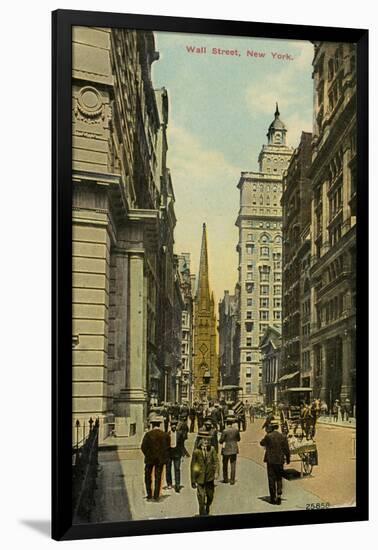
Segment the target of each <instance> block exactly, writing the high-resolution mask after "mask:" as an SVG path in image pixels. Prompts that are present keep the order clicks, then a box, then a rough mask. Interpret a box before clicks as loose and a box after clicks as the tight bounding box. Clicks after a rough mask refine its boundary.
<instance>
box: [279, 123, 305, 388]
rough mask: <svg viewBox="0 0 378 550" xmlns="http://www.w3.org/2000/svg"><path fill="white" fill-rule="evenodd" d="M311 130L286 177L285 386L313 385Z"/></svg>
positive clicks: (284, 262)
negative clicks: (310, 267)
mask: <svg viewBox="0 0 378 550" xmlns="http://www.w3.org/2000/svg"><path fill="white" fill-rule="evenodd" d="M311 138H312V135H311V133H308V132H302V135H301V139H300V143H299V145H298V147H297V148H296V149H295V151H294V153H293V155H292V157H291V160H290V163H289V166H288V168H287V171H286V172H285V173H284V178H283V191H282V199H281V204H282V217H283V224H282V241H283V248H282V253H283V273H282V354H281V368H280V377H282V380H281V382H282V388H285V387H289V386H302V385H306V386H310V385H311V384H312V380H311V378H312V376H311V360H310V328H311V327H310V321H311V319H310V280H309V265H310V263H309V260H310V231H309V228H310V223H311V197H312V188H311V181H310V179H309V177H308V173H309V169H310V166H311Z"/></svg>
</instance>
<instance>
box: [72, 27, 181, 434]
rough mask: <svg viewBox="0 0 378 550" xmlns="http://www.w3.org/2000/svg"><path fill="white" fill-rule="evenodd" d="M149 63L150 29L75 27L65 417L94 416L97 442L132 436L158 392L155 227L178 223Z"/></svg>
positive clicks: (162, 288)
mask: <svg viewBox="0 0 378 550" xmlns="http://www.w3.org/2000/svg"><path fill="white" fill-rule="evenodd" d="M157 59H158V53H157V52H156V51H155V43H154V36H153V33H152V32H145V31H138V32H136V31H127V30H123V29H101V28H89V27H75V28H74V29H73V74H72V93H73V98H72V103H73V121H72V132H73V136H72V137H73V165H72V172H73V211H72V224H73V229H72V234H73V243H72V246H73V275H72V276H73V361H72V362H73V422H75V421H76V420H77V419H79V420H81V419H83V420H87V419H88V418H89V417H90V416H92V417H98V418H99V419H100V436H101V439H103V438H104V437H106V436H107V435H108V434H109V433H110V432H112V433H114V432H115V433H116V435H117V436H119V437H125V438H127V437H132V436H133V435H135V436H136V438H138V437H139V436H140V435H141V433H142V431H143V429H144V424H145V419H146V413H147V407H148V403H149V401H150V399H151V397H152V396H151V388H152V389H153V390H152V393H153V392H156V393H157V394H160V395H162V393H163V391H164V385H163V381H164V367H165V363H164V362H162V360H161V357H162V354H161V349H160V347H159V346H160V340H159V341H158V339H157V327H158V326H159V325H160V323H161V319H160V317H159V316H160V311H161V310H160V308H159V304H160V303H161V301H162V299H163V298H162V294H164V293H167V292H170V291H171V287H170V283H167V284H165V281H164V284H163V282H162V274H161V272H160V266H161V265H162V257H163V254H164V252H165V250H164V247H163V246H165V244H164V243H162V234H165V232H168V233H169V232H173V228H174V224H175V218H174V210H173V200H172V196H173V190H171V187H172V182H171V181H170V175H169V171H168V169H167V167H166V150H167V140H166V125H167V120H168V100H167V97H166V92H165V91H164V90H162V91H155V90H154V89H153V85H152V81H151V65H152V63H153V62H154V61H156V60H157ZM166 211H169V214H168V217H169V220H167V217H166V216H165V213H166ZM167 224H168V225H170V227H169V229H168V230H167V231H165V226H166V225H167ZM169 262H171V264H170V265H171V267H172V270H171V269H170V267H168V264H169ZM173 265H174V259H173V257H172V258H170V259H169V260H167V269H166V271H167V278H169V277H170V280H172V292H173V289H174V284H173V280H174V268H173Z"/></svg>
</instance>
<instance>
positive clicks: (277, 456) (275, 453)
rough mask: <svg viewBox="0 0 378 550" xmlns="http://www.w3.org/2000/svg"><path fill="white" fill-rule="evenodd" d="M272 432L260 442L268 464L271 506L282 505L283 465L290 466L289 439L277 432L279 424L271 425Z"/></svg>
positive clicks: (273, 423)
mask: <svg viewBox="0 0 378 550" xmlns="http://www.w3.org/2000/svg"><path fill="white" fill-rule="evenodd" d="M270 429H271V431H270V432H269V433H267V434H266V435H265V437H264V438H263V439H262V440H261V441H260V445H261V446H262V447H265V456H264V462H266V463H267V473H268V485H269V493H270V502H271V504H281V495H282V474H283V465H284V462H285V459H286V464H290V450H289V444H288V442H287V437H286V436H285V435H282V434H281V433H280V432H278V431H277V429H278V423H277V422H271V423H270Z"/></svg>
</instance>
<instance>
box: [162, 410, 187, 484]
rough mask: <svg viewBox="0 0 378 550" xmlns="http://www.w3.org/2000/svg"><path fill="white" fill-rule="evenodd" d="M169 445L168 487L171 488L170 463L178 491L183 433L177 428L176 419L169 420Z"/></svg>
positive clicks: (183, 451)
mask: <svg viewBox="0 0 378 550" xmlns="http://www.w3.org/2000/svg"><path fill="white" fill-rule="evenodd" d="M168 435H169V438H170V447H169V459H168V462H167V466H166V478H167V485H168V489H172V464H173V468H174V471H175V491H176V493H179V492H180V477H181V476H180V470H181V458H182V457H183V456H184V455H185V453H186V449H185V446H184V441H185V440H184V434H183V432H182V431H180V430H178V429H177V420H172V421H171V431H170V432H169V434H168Z"/></svg>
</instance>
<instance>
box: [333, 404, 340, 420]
mask: <svg viewBox="0 0 378 550" xmlns="http://www.w3.org/2000/svg"><path fill="white" fill-rule="evenodd" d="M339 409H340V406H339V400H338V399H336V401H335V402H334V404H333V407H332V414H333V421H334V422H337V421H338V419H339Z"/></svg>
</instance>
